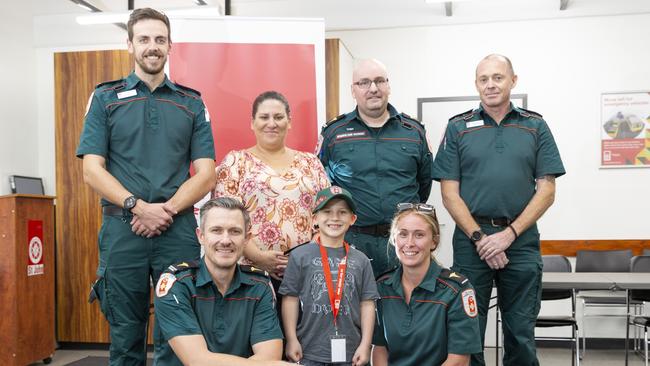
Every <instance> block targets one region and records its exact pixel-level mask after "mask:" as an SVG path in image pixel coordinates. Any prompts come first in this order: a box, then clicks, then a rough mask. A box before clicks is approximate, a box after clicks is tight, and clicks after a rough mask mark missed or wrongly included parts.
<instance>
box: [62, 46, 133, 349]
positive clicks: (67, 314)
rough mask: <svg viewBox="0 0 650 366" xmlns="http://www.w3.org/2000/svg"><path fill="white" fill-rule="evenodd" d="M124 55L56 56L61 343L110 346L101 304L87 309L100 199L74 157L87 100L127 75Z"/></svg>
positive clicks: (129, 65) (129, 66)
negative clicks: (99, 88)
mask: <svg viewBox="0 0 650 366" xmlns="http://www.w3.org/2000/svg"><path fill="white" fill-rule="evenodd" d="M132 65H133V61H132V59H131V58H130V56H129V54H128V52H127V51H125V50H114V51H90V52H87V51H86V52H64V53H56V54H55V56H54V78H55V84H54V88H55V140H56V142H55V143H56V193H57V204H56V220H57V226H56V240H57V248H56V257H57V261H56V264H57V273H56V275H57V284H56V294H57V299H56V303H57V339H58V341H59V342H108V341H109V337H108V324H107V323H106V321H105V320H104V317H103V316H102V314H101V312H100V310H99V306H98V304H97V303H95V304H92V305H91V304H88V291H89V289H90V284H91V283H92V282H93V281H94V280H95V270H96V269H97V261H98V248H97V233H98V231H99V228H100V225H101V211H100V205H99V196H98V195H97V194H95V193H94V192H93V191H92V190H91V189H90V188H89V187H88V186H87V185H86V184H84V182H83V176H82V166H81V159H78V158H77V157H76V156H75V151H76V148H77V144H78V143H79V135H80V134H81V129H82V127H83V118H84V114H85V111H86V106H87V103H88V98H89V96H90V94H91V93H92V91H93V90H94V88H95V86H96V85H97V84H98V83H100V82H104V81H108V80H115V79H119V78H122V77H124V76H126V75H128V74H129V72H130V71H131V69H132Z"/></svg>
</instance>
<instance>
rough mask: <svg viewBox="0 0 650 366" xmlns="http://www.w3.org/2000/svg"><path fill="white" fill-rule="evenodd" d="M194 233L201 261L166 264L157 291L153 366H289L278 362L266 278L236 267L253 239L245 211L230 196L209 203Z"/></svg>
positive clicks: (277, 331)
mask: <svg viewBox="0 0 650 366" xmlns="http://www.w3.org/2000/svg"><path fill="white" fill-rule="evenodd" d="M196 234H197V236H198V238H199V242H200V243H201V245H203V248H204V250H205V256H204V257H203V258H201V259H199V260H197V261H191V262H183V263H178V264H174V265H171V266H170V267H169V268H168V269H167V271H165V273H163V274H162V276H160V279H159V280H158V284H157V285H156V297H155V299H154V304H155V309H156V319H158V324H159V325H160V329H161V331H162V334H163V338H164V341H165V342H163V345H162V346H161V351H160V352H158V353H157V354H156V360H155V362H156V364H157V365H164V366H175V365H183V364H184V365H208V364H210V365H215V366H218V365H224V366H232V365H264V366H266V365H288V364H287V363H284V362H280V361H278V360H280V358H281V357H282V331H281V330H280V323H279V321H278V318H277V315H276V311H275V300H274V294H273V288H272V287H271V282H270V278H269V277H268V275H267V274H266V272H264V271H262V270H259V269H256V268H253V267H251V266H240V265H238V264H237V261H238V260H239V258H240V257H241V256H242V253H243V251H244V246H245V245H246V243H247V242H248V240H249V239H250V237H251V232H250V217H249V215H248V212H247V211H246V208H245V207H244V206H243V204H242V203H241V202H239V201H238V200H236V199H233V198H230V197H220V198H215V199H212V200H210V201H208V202H207V203H205V205H203V207H202V208H201V225H200V228H198V229H197V230H196ZM249 357H250V359H249V360H247V359H246V358H249ZM181 362H182V363H181Z"/></svg>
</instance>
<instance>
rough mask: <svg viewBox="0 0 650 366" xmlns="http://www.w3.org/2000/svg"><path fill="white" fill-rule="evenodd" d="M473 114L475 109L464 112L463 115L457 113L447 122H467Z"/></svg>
mask: <svg viewBox="0 0 650 366" xmlns="http://www.w3.org/2000/svg"><path fill="white" fill-rule="evenodd" d="M474 113H476V109H470V110H469V111H465V112H463V113H459V114H457V115H455V116H453V117H451V118H450V119H449V122H452V121H459V120H464V121H469V119H470V118H472V117H473V116H474Z"/></svg>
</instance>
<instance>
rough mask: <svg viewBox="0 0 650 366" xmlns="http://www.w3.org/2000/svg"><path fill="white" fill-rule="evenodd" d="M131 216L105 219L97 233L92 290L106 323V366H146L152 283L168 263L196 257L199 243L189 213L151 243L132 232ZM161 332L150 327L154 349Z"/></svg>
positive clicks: (177, 218)
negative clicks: (107, 330)
mask: <svg viewBox="0 0 650 366" xmlns="http://www.w3.org/2000/svg"><path fill="white" fill-rule="evenodd" d="M130 221H131V216H127V217H124V219H123V218H122V216H108V215H104V217H103V223H102V227H101V230H100V232H99V266H98V268H97V277H98V280H97V282H95V284H94V285H93V290H94V291H95V294H96V296H97V298H98V299H99V301H100V306H101V310H102V312H103V313H104V316H105V317H106V320H107V321H108V323H109V325H110V335H111V346H110V363H109V365H111V366H114V365H118V366H131V365H138V366H140V365H145V362H146V349H145V336H146V333H145V332H146V326H147V321H148V318H149V303H150V295H149V293H150V290H151V284H152V283H153V285H154V286H155V284H156V282H157V281H158V277H160V275H161V274H162V272H163V271H164V269H165V268H166V267H167V266H169V265H170V264H172V263H178V262H182V261H184V260H191V259H196V258H198V257H199V255H200V245H199V243H198V241H197V238H196V233H195V229H196V219H195V218H194V215H192V214H184V215H178V216H175V217H174V222H173V224H172V225H171V226H170V227H169V228H168V229H167V231H165V232H163V233H162V234H161V235H159V236H156V237H153V238H151V239H147V238H143V237H140V236H137V235H135V234H134V233H133V232H132V231H131V225H130V224H129V222H130ZM159 333H160V330H159V329H158V326H157V325H155V326H154V345H155V347H156V348H157V347H158V343H159V340H160V334H159Z"/></svg>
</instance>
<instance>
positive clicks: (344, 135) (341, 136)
mask: <svg viewBox="0 0 650 366" xmlns="http://www.w3.org/2000/svg"><path fill="white" fill-rule="evenodd" d="M366 135H367V133H366V131H358V132H346V133H340V134H338V135H336V139H337V140H340V139H349V138H352V137H362V136H366Z"/></svg>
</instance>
